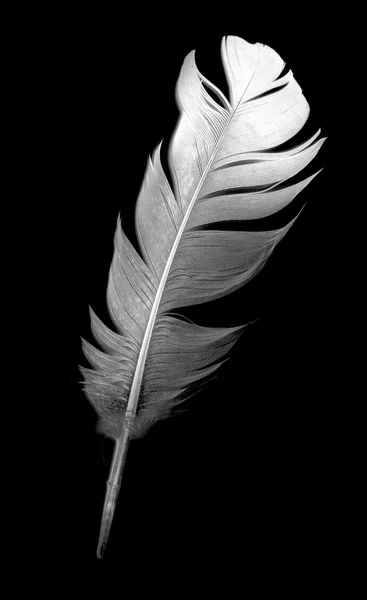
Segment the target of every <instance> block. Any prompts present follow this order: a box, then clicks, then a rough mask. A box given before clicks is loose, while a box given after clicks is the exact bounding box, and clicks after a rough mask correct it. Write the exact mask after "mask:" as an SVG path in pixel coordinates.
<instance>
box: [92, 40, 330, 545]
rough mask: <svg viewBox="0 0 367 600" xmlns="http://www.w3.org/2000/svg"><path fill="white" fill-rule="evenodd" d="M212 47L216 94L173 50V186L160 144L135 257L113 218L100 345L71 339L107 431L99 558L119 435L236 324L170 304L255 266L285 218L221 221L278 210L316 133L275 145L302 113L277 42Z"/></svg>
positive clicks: (183, 380)
mask: <svg viewBox="0 0 367 600" xmlns="http://www.w3.org/2000/svg"><path fill="white" fill-rule="evenodd" d="M221 56H222V63H223V68H224V72H225V75H226V78H227V82H228V87H229V99H227V98H226V97H225V95H224V94H223V93H222V92H221V91H220V90H219V89H218V88H217V87H216V86H215V85H213V84H212V83H211V82H210V81H209V80H208V79H206V78H205V77H204V76H203V75H202V74H201V73H200V72H199V71H198V68H197V66H196V63H195V53H194V52H190V53H189V54H188V56H187V57H186V59H185V60H184V63H183V66H182V68H181V72H180V75H179V79H178V82H177V89H176V98H177V103H178V106H179V111H180V116H179V120H178V124H177V127H176V130H175V132H174V134H173V136H172V139H171V142H170V147H169V153H168V164H169V168H170V171H171V177H172V182H173V186H172V187H173V189H172V187H171V185H170V183H169V181H168V179H167V177H166V174H165V172H164V170H163V167H162V164H161V159H160V153H161V145H159V146H158V147H157V149H156V150H155V152H154V153H153V155H152V157H151V158H150V159H149V161H148V165H147V168H146V172H145V176H144V179H143V183H142V187H141V190H140V193H139V196H138V200H137V205H136V213H135V224H136V233H137V238H138V242H139V248H140V254H139V253H138V252H137V251H136V250H135V248H134V247H133V245H132V244H131V243H130V241H129V240H128V238H127V237H126V235H125V234H124V232H123V230H122V227H121V222H120V219H118V223H117V229H116V234H115V249H114V256H113V260H112V265H111V269H110V274H109V281H108V289H107V301H108V308H109V312H110V315H111V318H112V321H113V323H114V325H115V329H116V331H112V330H111V329H109V328H108V327H106V326H105V325H104V324H103V323H102V321H101V320H100V319H99V318H98V316H97V315H96V314H95V313H94V312H93V311H91V327H92V332H93V335H94V337H95V338H96V340H97V342H98V344H99V346H100V348H101V349H97V348H95V347H94V346H92V345H91V344H89V343H88V342H86V341H84V340H83V350H84V353H85V356H86V358H87V359H88V362H89V363H90V364H91V366H92V368H90V369H87V368H81V370H82V373H83V376H84V389H85V392H86V395H87V397H88V398H89V400H90V401H91V402H92V404H93V406H94V407H95V409H96V411H97V413H98V415H99V417H100V423H99V428H100V431H102V432H103V433H105V434H107V435H108V436H110V437H111V438H113V439H114V440H115V453H114V458H113V462H112V466H111V472H110V477H109V480H108V482H107V492H106V499H105V505H104V510H103V515H102V524H101V531H100V538H99V543H98V549H97V555H98V556H99V557H102V555H103V552H104V549H105V546H106V543H107V540H108V536H109V532H110V528H111V523H112V518H113V514H114V510H115V505H116V500H117V496H118V492H119V488H120V484H121V477H122V472H123V466H124V463H125V459H126V452H127V448H128V443H129V440H130V439H132V438H134V437H139V436H141V435H143V434H144V433H145V432H146V431H147V429H148V428H149V427H150V426H151V425H152V424H153V423H154V422H156V421H157V420H159V419H162V418H165V417H167V416H168V415H169V414H170V413H171V412H172V410H173V409H175V408H176V407H177V406H178V405H179V404H180V403H182V402H183V401H184V400H185V399H187V398H188V397H189V396H192V395H193V394H194V393H196V392H197V390H198V389H200V387H201V386H202V385H203V384H204V383H205V382H206V381H207V380H208V378H210V377H211V376H212V375H213V373H214V372H215V371H216V370H217V369H218V368H219V367H220V365H221V364H222V363H223V362H224V361H225V360H226V355H227V354H228V352H229V350H230V349H231V348H232V346H233V345H234V344H235V342H236V341H237V340H238V339H239V337H240V336H241V335H242V333H243V330H244V326H239V327H230V328H223V327H202V326H200V325H197V324H195V323H193V322H191V321H189V320H188V319H186V318H184V317H182V316H179V315H177V312H176V311H177V309H179V308H180V307H185V306H190V305H198V304H202V303H206V302H210V301H211V300H215V299H217V298H220V297H222V296H225V295H227V294H230V293H231V292H233V291H234V290H236V289H238V288H239V287H241V286H242V285H244V284H245V283H246V282H248V281H249V280H250V279H251V278H252V277H253V276H254V275H256V274H257V273H258V272H259V271H260V269H261V268H262V267H263V266H264V264H265V262H266V260H267V259H268V258H269V256H270V254H271V253H272V251H273V250H274V247H275V246H276V244H277V243H278V242H279V241H280V240H281V239H282V238H283V236H284V235H285V234H286V232H287V231H288V229H289V228H290V227H291V226H292V224H293V223H294V221H295V219H293V220H292V221H291V222H290V223H288V224H287V225H286V226H285V227H282V228H280V229H276V230H272V231H237V230H236V231H233V230H230V229H229V228H228V226H227V227H226V223H227V222H228V221H232V222H233V221H248V220H253V219H262V218H264V217H267V216H269V215H272V214H274V213H276V212H278V211H279V210H281V209H282V208H284V207H285V206H287V205H288V204H289V203H290V202H291V201H292V200H293V198H295V196H297V194H299V193H300V192H301V191H302V190H303V189H304V188H305V187H306V186H307V185H308V184H309V183H310V181H311V180H312V178H313V177H314V176H315V175H313V176H311V177H308V178H306V179H304V180H303V181H301V182H299V183H295V184H289V185H287V183H286V182H287V180H289V179H290V178H292V177H293V176H294V175H296V174H297V173H298V172H299V171H301V170H302V169H304V168H305V167H306V165H307V164H308V163H309V162H310V161H311V160H312V159H313V158H314V157H315V155H316V154H317V153H318V151H319V149H320V147H321V145H322V143H323V141H324V138H320V137H319V134H320V130H319V131H318V132H317V133H316V134H315V135H314V136H312V137H311V138H310V139H308V140H307V141H306V142H304V143H302V144H300V145H298V146H295V147H293V148H291V149H287V150H277V149H276V147H277V146H280V145H282V144H284V143H285V142H287V141H288V140H290V139H291V138H292V137H293V136H294V135H295V134H296V133H297V132H298V131H299V130H300V129H301V128H302V127H303V125H304V123H305V122H306V120H307V118H308V115H309V106H308V103H307V101H306V99H305V97H304V96H303V94H302V90H301V88H300V86H299V85H298V83H297V82H296V80H295V79H294V77H293V74H292V72H291V71H289V72H288V73H287V74H285V75H282V76H280V75H281V73H282V71H283V68H284V62H283V60H282V59H281V57H280V56H279V55H278V54H277V52H275V51H274V50H272V49H271V48H269V47H268V46H266V45H263V44H260V43H256V44H250V43H248V42H246V41H245V40H243V39H241V38H239V37H235V36H228V37H226V38H223V40H222V46H221ZM208 90H210V92H211V93H209V92H208ZM214 97H215V98H216V100H214ZM218 225H220V228H218Z"/></svg>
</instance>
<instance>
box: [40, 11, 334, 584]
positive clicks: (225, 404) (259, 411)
mask: <svg viewBox="0 0 367 600" xmlns="http://www.w3.org/2000/svg"><path fill="white" fill-rule="evenodd" d="M170 10H171V13H174V14H171V13H170V14H169V15H168V16H167V14H166V13H165V12H164V11H163V9H161V12H159V13H153V11H152V14H147V13H146V12H145V9H143V7H142V8H141V12H142V14H141V15H140V14H138V12H139V11H137V10H136V12H134V14H133V13H129V14H128V13H126V14H125V13H124V11H123V10H121V11H118V13H117V12H116V14H112V13H111V14H107V11H104V12H103V14H101V13H100V12H93V11H90V10H89V9H88V10H86V11H85V12H82V11H80V13H78V14H76V13H75V12H73V11H71V12H70V14H65V13H64V14H62V15H61V14H60V15H59V16H58V17H57V18H52V19H51V20H50V23H49V27H48V31H47V37H49V43H50V45H51V44H52V48H53V50H52V56H50V58H49V69H50V70H49V72H48V73H46V77H49V81H50V86H49V88H48V95H47V102H48V106H49V107H51V113H52V115H51V116H52V118H51V119H50V131H49V135H50V139H52V140H53V142H55V141H56V146H57V151H56V153H55V161H54V163H53V168H54V169H55V175H54V176H53V181H54V185H53V187H52V189H53V196H56V198H54V199H53V204H52V206H53V208H52V218H53V219H55V220H56V221H57V223H58V224H59V227H58V236H57V249H58V252H59V253H60V256H61V258H62V261H61V265H62V272H61V273H60V282H61V283H60V297H61V298H62V307H63V309H62V315H61V316H60V319H59V323H60V324H61V327H60V346H59V347H60V348H61V350H62V355H63V362H62V365H61V369H60V370H61V382H62V383H61V385H59V386H58V389H57V391H58V393H60V396H62V398H63V403H62V406H63V411H62V415H61V422H62V424H63V434H62V435H63V436H64V438H63V443H62V444H63V448H64V452H65V458H64V461H63V467H62V468H61V472H60V473H59V475H58V482H57V485H59V497H60V498H62V499H63V500H62V502H63V503H64V514H66V515H68V519H69V521H68V522H67V523H65V530H64V533H66V531H67V528H69V530H70V539H71V540H72V543H71V544H70V547H69V548H68V551H69V556H70V553H71V555H72V556H73V557H76V558H78V559H79V560H81V561H87V562H88V561H90V564H93V563H95V567H96V568H98V569H101V568H105V567H106V565H108V564H110V563H116V561H117V563H118V564H121V563H123V564H124V565H127V567H126V568H132V566H133V565H136V564H139V561H141V560H143V559H142V556H143V557H146V559H147V560H148V562H149V561H152V562H153V564H154V565H155V564H156V565H161V566H162V568H166V565H168V564H169V565H171V566H172V565H181V566H177V567H176V568H177V572H178V573H179V572H181V569H184V570H185V571H187V572H188V571H191V570H195V569H197V568H199V569H200V570H201V569H209V572H211V573H212V574H213V572H214V571H215V569H216V568H220V567H222V568H224V572H226V571H228V572H232V569H233V571H234V572H237V573H242V572H243V573H244V574H246V573H247V572H248V571H250V570H252V569H253V568H256V569H259V571H261V570H262V568H263V565H265V566H266V570H267V569H268V568H269V567H271V566H272V565H276V566H277V567H279V568H280V569H281V572H283V571H282V570H286V567H285V565H289V564H292V569H294V568H298V567H300V566H301V565H303V566H305V565H306V569H307V568H309V569H311V570H315V569H316V570H318V569H322V568H323V567H322V564H323V559H324V557H325V555H327V553H328V552H327V547H328V544H330V535H334V534H333V528H332V519H333V512H332V500H331V497H330V493H329V488H330V481H331V478H332V477H333V473H334V471H335V469H336V459H335V454H334V449H333V438H334V432H333V422H334V419H335V415H336V414H337V412H338V411H339V407H338V403H337V401H336V400H335V398H334V397H332V395H331V393H330V391H329V373H330V372H331V371H332V365H330V358H329V347H330V331H331V329H332V326H333V323H334V320H335V314H334V312H335V311H334V309H333V301H332V299H333V297H334V294H335V293H336V283H335V281H334V280H333V279H332V277H331V275H330V273H331V271H330V268H329V266H330V263H331V262H332V261H333V255H332V249H331V247H332V239H333V233H332V232H331V231H330V211H332V210H333V207H334V203H335V196H334V193H333V187H335V184H334V178H335V173H333V159H332V153H333V150H332V148H333V143H334V133H333V123H334V121H335V111H334V106H333V104H332V103H331V102H330V92H331V90H332V87H333V70H332V69H333V61H332V56H331V48H330V35H329V29H328V24H327V22H326V20H325V21H324V22H322V24H321V25H320V24H319V21H318V20H317V18H316V17H313V16H312V15H308V17H307V16H304V15H303V16H299V15H298V16H297V17H296V16H295V17H294V22H290V20H289V19H288V18H287V19H285V18H283V16H282V15H281V14H278V15H276V16H273V15H268V16H267V18H266V20H265V22H264V19H263V18H260V16H261V15H260V13H259V14H258V15H256V16H254V17H251V18H247V17H246V11H245V8H243V9H242V12H240V13H239V15H238V16H236V15H233V14H232V15H231V17H228V18H227V19H226V18H223V19H221V18H218V17H217V18H216V20H215V25H213V23H212V22H210V24H209V25H208V24H206V25H203V24H202V23H203V22H204V23H205V19H204V20H203V16H202V17H201V22H200V24H199V23H198V22H196V19H195V18H194V17H192V16H191V14H192V13H193V12H195V7H194V6H191V7H190V9H187V10H189V14H186V12H187V11H186V10H185V11H184V12H185V15H184V16H182V15H180V12H181V8H180V9H179V8H178V7H177V9H176V8H173V7H171V8H170ZM260 12H261V11H260ZM132 14H133V16H132ZM228 34H233V35H238V36H241V37H244V38H245V39H246V40H247V41H250V42H252V43H254V42H257V41H259V42H262V43H265V44H267V45H269V46H271V47H273V48H274V49H275V50H276V51H277V52H278V53H279V54H280V55H281V56H282V58H283V59H284V60H285V61H286V63H287V67H288V68H290V69H292V71H293V73H294V75H295V77H296V79H297V81H298V82H299V83H300V85H301V87H302V88H303V91H304V94H305V96H306V98H307V100H308V102H309V104H310V106H311V115H310V118H309V121H308V123H307V124H306V126H305V127H304V130H303V132H302V135H301V136H300V138H301V139H306V138H307V137H309V136H310V135H311V134H312V133H314V132H315V131H316V130H317V129H318V128H319V127H321V129H322V135H323V136H327V137H328V141H327V142H326V143H325V144H324V146H323V147H322V149H321V151H320V153H319V155H318V157H317V158H316V159H315V161H314V162H313V163H312V164H311V166H310V167H308V168H307V169H306V170H305V171H304V172H303V173H302V175H303V174H304V175H305V176H306V175H308V174H310V173H313V172H315V171H316V170H318V169H319V168H320V167H323V171H322V172H321V173H320V174H319V175H318V176H317V178H316V179H315V180H314V181H313V182H312V183H311V184H310V186H309V187H308V188H307V189H306V190H305V191H303V192H302V194H301V195H300V196H299V197H298V198H297V199H296V200H295V201H294V203H293V204H292V205H291V206H290V207H289V208H288V209H286V210H284V211H282V213H281V214H278V215H276V216H274V217H273V218H271V219H270V218H269V219H267V223H266V226H267V227H269V228H273V227H278V226H281V225H283V224H285V223H286V222H287V221H288V220H289V219H290V218H292V217H293V216H294V215H295V214H296V212H297V210H299V208H300V207H301V206H302V205H303V204H304V203H305V208H304V210H303V212H302V214H301V216H300V217H299V219H298V220H297V221H296V223H295V224H294V225H293V227H292V229H291V230H290V231H289V233H288V234H287V235H286V237H285V238H284V239H283V240H282V242H281V243H280V244H279V245H278V246H277V248H276V250H275V251H274V253H273V254H272V256H271V258H270V260H269V261H268V263H267V265H266V267H265V269H263V270H262V272H261V273H260V274H259V275H258V276H257V277H256V278H255V279H254V280H252V281H251V282H250V283H249V284H248V285H246V286H245V287H244V288H242V289H241V290H239V291H237V292H236V293H235V294H233V295H231V296H229V297H227V298H224V299H222V300H220V301H217V302H213V303H212V305H210V306H209V305H205V306H203V307H200V308H198V309H190V311H189V310H187V311H186V313H185V314H188V315H189V316H190V317H191V318H193V319H194V320H195V321H196V322H198V323H201V324H204V325H205V324H207V325H227V324H228V325H236V324H240V323H244V322H249V321H254V320H256V319H257V321H256V322H254V323H253V324H251V325H249V326H248V328H247V329H246V331H245V334H244V335H243V337H242V338H241V340H240V341H239V343H238V344H237V345H236V346H235V347H234V349H233V351H232V358H231V360H230V361H228V362H227V363H226V365H225V366H224V367H223V368H222V369H221V370H220V371H219V372H218V375H217V377H216V379H215V380H214V381H212V382H210V383H209V384H208V385H207V387H206V388H205V390H204V391H202V392H201V393H200V394H199V395H197V396H196V397H195V398H193V399H192V400H190V401H189V403H188V407H187V408H188V411H187V412H186V413H185V414H183V415H181V416H179V417H176V418H173V419H171V420H167V421H164V422H162V423H159V424H157V425H156V426H154V427H153V428H152V429H151V431H150V432H149V433H148V434H147V435H146V437H145V438H144V439H141V440H138V441H134V442H132V444H131V446H130V449H129V453H128V460H127V464H126V469H125V474H124V478H123V484H122V488H121V492H120V498H119V502H118V507H117V510H116V514H115V520H114V525H113V529H112V534H111V538H110V542H109V545H108V548H107V551H106V554H105V557H104V559H103V562H102V563H101V562H99V561H97V559H96V558H95V550H96V544H97V540H98V531H99V522H100V517H101V512H102V506H103V499H104V492H105V482H106V479H107V477H108V472H109V466H110V459H111V454H112V449H113V445H112V442H111V441H109V440H104V438H103V437H102V436H100V435H97V434H96V432H95V423H96V414H95V412H94V410H93V408H92V407H91V406H90V405H89V403H88V401H87V400H86V398H85V396H84V394H83V392H82V390H81V384H80V381H81V376H80V374H79V372H78V364H80V365H84V366H87V363H86V362H85V359H84V358H83V356H82V353H81V350H80V337H81V336H82V337H84V338H86V339H88V340H89V341H91V342H92V341H93V339H92V336H91V334H90V329H89V315H88V305H91V306H92V308H93V309H94V311H95V312H96V313H97V314H98V315H99V316H100V318H101V319H102V320H104V321H105V322H106V324H109V323H110V321H109V317H108V313H107V309H106V304H105V293H106V285H107V277H108V271H109V266H110V261H111V258H112V252H113V236H114V230H115V225H116V219H117V216H118V213H119V212H120V211H121V216H122V222H123V227H124V229H125V231H126V233H127V234H128V235H129V236H130V237H131V240H132V241H133V242H134V241H135V237H134V230H133V215H134V205H135V201H136V198H137V194H138V192H139V188H140V184H141V181H142V177H143V174H144V170H145V166H146V161H147V158H148V155H149V154H150V153H151V152H152V151H153V150H154V148H155V146H156V145H157V144H158V143H159V142H160V141H161V139H164V140H165V142H164V146H163V153H164V151H165V149H166V147H167V142H168V141H169V138H170V135H171V133H172V131H173V129H174V126H175V123H176V120H177V116H178V112H177V108H176V104H175V93H174V90H175V83H176V80H177V77H178V73H179V69H180V66H181V64H182V61H183V59H184V57H185V55H186V54H187V53H188V52H189V51H190V50H192V49H196V50H197V54H196V58H197V64H198V67H199V69H200V70H201V72H203V74H205V75H206V77H208V78H209V79H212V80H213V81H214V83H216V84H217V85H219V86H220V87H222V88H223V90H224V91H225V92H226V86H225V81H224V77H223V74H222V71H221V62H220V42H221V37H222V36H223V35H228ZM47 47H49V46H48V44H47ZM45 51H47V48H45ZM50 213H51V211H50ZM59 377H60V376H59ZM76 499H77V500H76ZM138 557H139V558H138ZM117 563H116V564H117ZM171 566H170V568H171ZM213 570H214V571H213ZM284 572H285V571H284Z"/></svg>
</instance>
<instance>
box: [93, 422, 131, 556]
mask: <svg viewBox="0 0 367 600" xmlns="http://www.w3.org/2000/svg"><path fill="white" fill-rule="evenodd" d="M129 440H130V427H129V419H125V424H124V427H123V433H122V435H121V437H119V438H118V439H117V440H116V442H115V452H114V456H113V460H112V464H111V470H110V476H109V478H108V481H107V490H106V497H105V502H104V507H103V513H102V522H101V528H100V533H99V540H98V547H97V557H98V558H102V557H103V554H104V551H105V548H106V545H107V542H108V538H109V535H110V530H111V525H112V520H113V515H114V513H115V508H116V503H117V498H118V494H119V491H120V487H121V480H122V474H123V470H124V466H125V462H126V454H127V449H128V447H129Z"/></svg>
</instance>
